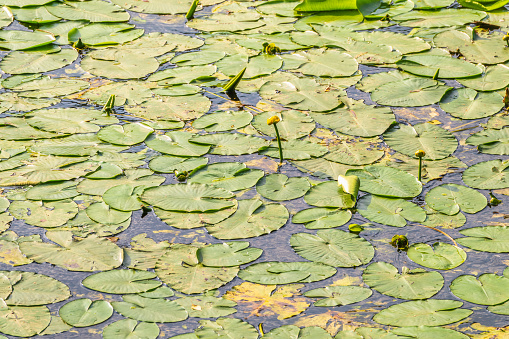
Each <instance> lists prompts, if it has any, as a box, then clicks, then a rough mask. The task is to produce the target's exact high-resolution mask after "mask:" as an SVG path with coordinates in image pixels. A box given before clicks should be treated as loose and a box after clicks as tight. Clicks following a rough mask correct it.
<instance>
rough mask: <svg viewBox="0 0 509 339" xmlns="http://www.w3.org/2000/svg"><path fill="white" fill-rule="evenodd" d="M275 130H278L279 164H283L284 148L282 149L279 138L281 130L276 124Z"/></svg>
mask: <svg viewBox="0 0 509 339" xmlns="http://www.w3.org/2000/svg"><path fill="white" fill-rule="evenodd" d="M274 129H275V130H276V137H277V145H278V147H279V162H280V163H281V164H283V147H281V138H280V137H279V130H278V129H277V125H276V124H274Z"/></svg>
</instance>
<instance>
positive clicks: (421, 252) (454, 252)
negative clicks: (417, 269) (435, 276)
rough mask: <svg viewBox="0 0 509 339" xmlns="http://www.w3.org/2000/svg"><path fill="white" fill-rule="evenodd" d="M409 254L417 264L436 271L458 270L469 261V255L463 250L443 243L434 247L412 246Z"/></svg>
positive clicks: (424, 245)
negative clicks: (457, 268)
mask: <svg viewBox="0 0 509 339" xmlns="http://www.w3.org/2000/svg"><path fill="white" fill-rule="evenodd" d="M407 254H408V258H410V260H412V261H413V262H415V263H416V264H419V265H421V266H424V267H429V268H433V269H435V270H450V269H453V268H456V267H458V266H459V265H461V264H463V263H464V262H465V260H466V259H467V254H466V253H465V251H463V250H462V249H461V248H459V247H456V246H453V245H449V244H446V243H442V242H437V243H434V244H433V246H430V245H428V244H423V243H416V244H412V245H411V246H410V247H409V248H408V251H407Z"/></svg>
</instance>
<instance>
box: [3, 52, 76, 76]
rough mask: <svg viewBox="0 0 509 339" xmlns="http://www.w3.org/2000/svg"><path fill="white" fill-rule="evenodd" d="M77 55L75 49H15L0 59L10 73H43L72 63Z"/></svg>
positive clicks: (4, 68)
mask: <svg viewBox="0 0 509 339" xmlns="http://www.w3.org/2000/svg"><path fill="white" fill-rule="evenodd" d="M77 57H78V52H76V51H75V50H74V49H63V50H61V51H60V52H57V53H50V54H46V53H38V52H30V53H28V52H21V51H15V52H11V53H9V54H8V55H7V56H5V57H4V58H3V59H2V61H0V67H1V68H2V70H3V71H4V72H6V73H9V74H25V73H42V72H48V71H52V70H55V69H59V68H62V67H64V66H67V65H70V64H71V63H72V62H73V61H74V60H76V58H77Z"/></svg>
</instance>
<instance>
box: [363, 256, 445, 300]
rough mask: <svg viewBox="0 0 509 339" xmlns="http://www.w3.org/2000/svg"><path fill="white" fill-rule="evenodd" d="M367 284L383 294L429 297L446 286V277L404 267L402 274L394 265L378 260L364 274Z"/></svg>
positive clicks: (411, 298) (402, 296)
mask: <svg viewBox="0 0 509 339" xmlns="http://www.w3.org/2000/svg"><path fill="white" fill-rule="evenodd" d="M362 280H363V281H364V283H365V284H366V285H368V286H369V287H371V288H372V289H374V290H375V291H378V292H380V293H382V294H385V295H388V296H391V297H394V298H400V299H410V300H413V299H428V298H431V297H432V296H434V295H435V294H437V293H438V292H439V291H440V290H441V289H442V287H443V286H444V278H443V277H442V275H441V274H440V273H438V272H435V271H425V270H423V269H420V268H416V269H413V270H409V269H408V268H407V267H403V269H402V270H401V274H400V273H399V272H398V269H397V268H396V267H394V266H393V265H391V264H389V263H386V262H376V263H373V264H371V265H369V266H368V267H367V268H366V269H365V270H364V272H363V274H362Z"/></svg>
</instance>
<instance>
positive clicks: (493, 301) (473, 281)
mask: <svg viewBox="0 0 509 339" xmlns="http://www.w3.org/2000/svg"><path fill="white" fill-rule="evenodd" d="M508 287H509V279H508V278H507V277H504V276H499V275H496V274H492V273H485V274H482V275H480V276H479V278H476V277H475V276H473V275H461V276H459V277H457V278H456V279H454V280H453V282H452V283H451V286H450V288H451V292H452V293H453V294H454V295H455V296H457V297H458V298H460V299H463V300H465V301H468V302H471V303H474V304H481V305H497V304H501V303H503V302H505V301H507V300H508V299H509V293H508Z"/></svg>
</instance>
